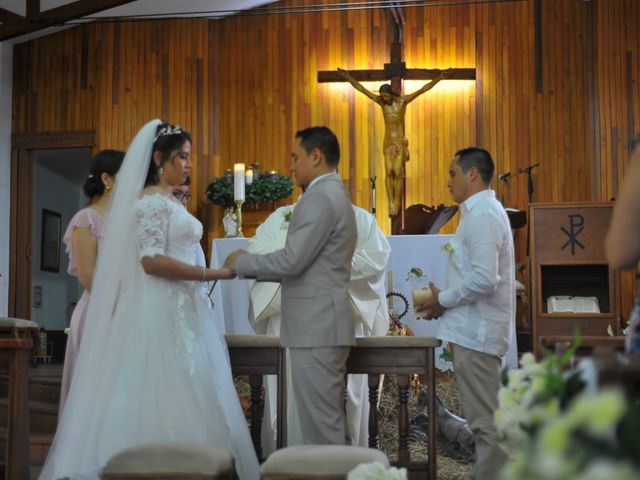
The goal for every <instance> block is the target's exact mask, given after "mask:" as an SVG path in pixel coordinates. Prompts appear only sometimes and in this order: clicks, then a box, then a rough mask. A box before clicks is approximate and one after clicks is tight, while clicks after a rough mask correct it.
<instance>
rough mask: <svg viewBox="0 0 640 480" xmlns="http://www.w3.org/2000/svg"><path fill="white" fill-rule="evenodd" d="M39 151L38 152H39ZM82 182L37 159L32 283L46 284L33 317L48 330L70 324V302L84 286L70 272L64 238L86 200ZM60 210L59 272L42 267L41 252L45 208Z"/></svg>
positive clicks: (74, 299)
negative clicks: (81, 186)
mask: <svg viewBox="0 0 640 480" xmlns="http://www.w3.org/2000/svg"><path fill="white" fill-rule="evenodd" d="M36 155H37V153H36ZM80 191H81V188H80V186H78V185H76V184H74V183H72V182H70V181H68V180H66V179H64V178H63V177H61V176H59V175H56V174H54V173H52V172H51V171H49V170H47V169H45V168H43V167H42V166H40V165H38V164H37V163H36V164H35V165H34V169H33V194H34V198H33V211H32V218H33V220H32V232H33V237H32V245H33V250H32V252H33V253H32V257H31V258H32V260H31V262H32V263H31V285H32V286H36V285H38V286H40V287H42V306H41V307H40V308H33V304H32V308H31V320H33V321H34V322H37V323H38V324H39V325H40V326H42V327H44V328H45V329H46V330H63V329H64V328H65V327H67V326H68V319H69V318H68V316H69V314H70V313H71V308H69V305H70V303H71V302H76V301H77V300H78V298H79V296H80V295H79V294H80V293H81V290H79V288H78V280H77V279H76V277H72V276H71V275H69V274H67V266H68V264H69V259H68V256H67V254H66V250H65V245H64V242H63V240H62V238H63V237H64V233H65V231H66V229H67V225H69V221H70V220H71V217H73V215H74V214H75V213H76V212H77V211H78V210H80V209H81V208H82V207H83V206H84V204H82V203H81V198H82V199H83V201H84V202H85V203H86V198H84V197H81V195H80V194H79V192H80ZM43 208H46V209H48V210H53V211H55V212H57V213H60V214H61V216H62V218H61V231H60V271H59V272H58V273H52V272H45V271H42V270H40V255H41V243H42V209H43Z"/></svg>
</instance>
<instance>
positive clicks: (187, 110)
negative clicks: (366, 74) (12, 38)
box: [12, 0, 640, 310]
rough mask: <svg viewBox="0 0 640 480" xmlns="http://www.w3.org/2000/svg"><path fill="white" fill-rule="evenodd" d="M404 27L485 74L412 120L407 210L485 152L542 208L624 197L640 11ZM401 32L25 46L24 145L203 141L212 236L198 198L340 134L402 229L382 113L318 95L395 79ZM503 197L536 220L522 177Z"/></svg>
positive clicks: (347, 18) (232, 25)
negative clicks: (476, 151) (392, 54)
mask: <svg viewBox="0 0 640 480" xmlns="http://www.w3.org/2000/svg"><path fill="white" fill-rule="evenodd" d="M314 2H315V0H305V1H304V2H303V4H305V5H309V4H311V3H314ZM294 3H295V5H298V4H299V3H300V2H292V1H285V2H280V4H281V5H284V6H293V5H294ZM316 3H317V2H316ZM323 3H330V2H328V0H323ZM404 14H405V18H406V24H405V57H406V58H405V59H406V62H407V64H408V65H409V66H417V67H430V66H435V67H438V68H446V67H448V66H460V67H462V66H469V67H475V68H476V72H477V81H476V82H475V84H474V85H471V86H466V87H462V86H460V87H458V86H457V85H447V83H454V82H445V83H444V84H443V85H440V86H438V87H436V89H434V90H432V91H431V92H429V93H427V94H425V95H424V96H422V97H420V98H418V99H417V100H416V101H415V102H413V103H412V104H411V105H409V106H408V109H407V116H406V120H407V125H406V131H407V135H408V140H409V146H410V151H411V155H412V158H411V161H410V162H409V163H408V164H407V175H408V178H407V203H408V204H411V203H418V202H420V203H448V204H449V203H451V198H450V196H449V192H448V190H447V189H446V181H447V175H448V164H449V161H450V158H451V157H452V155H453V153H454V152H455V150H457V149H458V148H461V147H463V146H467V145H471V144H481V145H483V146H484V147H486V148H487V149H488V150H489V151H491V153H492V154H493V155H494V157H495V159H496V163H497V170H498V172H499V173H500V172H504V171H511V172H512V173H515V172H516V171H517V170H518V169H519V168H523V167H526V166H528V165H530V164H533V163H536V162H540V163H541V165H540V168H539V169H536V170H534V182H535V190H536V192H535V195H534V201H537V202H549V201H581V200H607V199H609V198H610V197H612V196H615V195H616V194H617V186H618V184H619V182H620V180H621V179H622V178H623V175H624V172H625V170H626V165H627V163H628V154H629V152H628V139H629V137H630V136H631V135H632V134H633V133H639V132H640V78H639V75H640V69H639V68H638V65H639V61H640V46H639V44H640V42H638V33H637V32H638V31H639V29H638V26H639V25H640V5H639V4H638V2H635V1H634V0H607V1H606V2H605V1H594V2H586V3H585V2H553V1H549V0H528V1H522V2H509V3H501V4H496V3H479V4H465V5H455V6H454V5H449V6H438V7H433V6H429V7H424V8H417V7H412V8H407V9H404ZM389 27H390V25H389V23H388V14H387V12H386V11H384V10H361V11H352V12H320V13H306V14H289V15H266V16H255V17H251V16H234V17H228V18H225V19H223V20H215V21H213V20H204V19H191V20H154V21H145V22H126V23H125V22H122V23H106V22H105V23H94V24H91V25H82V26H78V27H75V28H72V29H68V30H65V31H63V32H58V33H56V34H53V35H50V36H48V37H44V38H40V39H35V40H32V41H29V42H27V43H24V44H19V45H16V46H15V47H14V98H13V103H12V105H13V133H25V132H44V131H51V130H74V129H86V128H95V129H96V130H97V132H98V135H99V147H100V148H106V147H112V148H126V147H127V145H128V143H129V142H130V140H131V138H132V137H133V135H134V134H135V132H136V131H137V130H138V129H139V128H140V126H141V125H142V124H143V123H144V122H146V121H148V120H149V119H150V118H154V117H163V118H165V119H168V120H170V121H173V122H176V123H180V124H183V126H185V127H186V128H188V129H189V130H190V131H191V132H192V133H193V134H194V149H193V150H194V159H193V160H194V172H193V180H194V186H197V190H198V192H196V197H197V198H195V199H194V200H193V204H194V205H193V206H194V208H197V211H198V212H203V211H204V212H210V214H211V215H210V216H211V218H210V219H209V220H210V222H211V223H210V224H209V225H207V229H208V230H209V231H210V232H211V235H212V236H213V235H219V234H221V228H220V226H219V223H220V219H219V218H218V217H219V215H220V214H221V211H220V210H219V209H217V208H211V207H210V206H209V205H208V204H207V203H206V200H205V197H204V194H203V193H202V192H203V191H204V189H205V188H206V186H207V184H208V181H209V180H210V179H211V178H212V177H214V176H217V175H220V174H222V172H223V171H224V168H228V167H230V166H231V164H232V163H233V162H234V161H238V160H240V161H245V163H251V162H252V161H259V162H260V163H261V165H262V167H263V168H267V169H277V170H279V171H281V172H283V173H285V172H287V171H288V164H289V151H290V145H291V142H292V140H293V139H292V137H293V134H294V132H295V131H296V130H297V129H298V128H302V127H305V126H309V125H313V124H326V125H328V126H330V127H331V128H332V129H334V130H335V131H336V133H337V134H338V135H339V137H340V139H341V142H342V147H343V152H344V154H343V164H342V165H341V167H340V172H341V174H342V175H343V176H344V177H345V179H347V180H348V181H350V182H351V183H350V185H351V189H352V190H353V198H354V201H355V202H356V203H358V204H359V205H360V206H362V207H364V208H367V209H369V208H370V207H371V205H370V202H371V199H370V187H369V182H368V178H369V176H370V175H371V174H372V173H375V175H376V176H377V179H378V180H377V198H376V209H377V218H378V221H379V223H380V224H381V226H382V227H383V228H384V229H385V230H386V231H389V221H388V216H387V215H388V208H387V205H386V203H387V202H386V198H387V197H386V192H385V186H384V165H383V156H382V145H381V142H382V137H383V135H384V123H383V119H382V114H381V112H380V108H379V107H378V106H377V105H375V104H373V102H371V101H370V100H368V99H367V98H365V97H364V96H363V95H361V94H359V93H357V92H354V91H353V89H352V88H351V87H350V86H348V85H338V84H322V85H319V84H317V83H316V80H315V78H316V73H317V71H318V70H328V69H334V68H336V67H338V66H340V67H344V68H366V67H368V68H381V67H382V65H383V64H384V63H385V62H387V61H388V56H389V38H390V35H391V31H390V28H389ZM367 87H368V88H372V89H377V88H378V87H379V84H378V85H376V84H371V85H369V84H368V85H367ZM419 87H420V82H416V83H415V84H414V82H407V85H405V88H406V90H407V91H412V90H413V89H415V88H419ZM440 87H442V88H440ZM445 87H446V88H445ZM598 179H602V180H598ZM496 188H497V190H498V194H499V197H500V198H503V199H504V200H505V203H508V204H509V205H510V206H513V207H516V208H520V209H525V208H526V206H527V203H528V202H527V189H526V176H525V175H520V176H518V177H515V178H513V179H512V180H511V182H510V183H509V184H508V185H502V184H501V185H496ZM297 192H298V190H297V189H296V193H297ZM454 228H455V222H452V223H450V224H448V225H447V227H446V231H453V229H454ZM523 237H524V235H518V238H517V250H518V252H519V254H518V255H519V260H522V259H523V258H524V252H525V248H524V239H523ZM624 291H625V290H624V289H623V292H624ZM628 293H629V292H627V296H628ZM623 294H624V293H623ZM623 310H624V308H623Z"/></svg>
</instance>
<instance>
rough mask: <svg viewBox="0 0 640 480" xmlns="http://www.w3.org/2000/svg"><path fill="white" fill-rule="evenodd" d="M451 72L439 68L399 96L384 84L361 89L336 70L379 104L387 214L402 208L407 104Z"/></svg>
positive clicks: (351, 80)
mask: <svg viewBox="0 0 640 480" xmlns="http://www.w3.org/2000/svg"><path fill="white" fill-rule="evenodd" d="M451 72H452V69H448V70H443V71H440V74H439V75H438V76H437V77H436V78H434V79H433V80H432V81H431V82H429V83H426V84H425V85H424V86H423V87H422V88H420V89H419V90H416V91H415V92H413V93H410V94H409V95H399V94H398V93H396V92H394V91H393V89H392V88H391V85H389V84H387V83H385V84H384V85H382V86H381V87H380V90H379V95H376V94H375V93H373V92H371V91H369V90H367V89H366V88H364V87H363V86H362V84H360V83H359V82H358V81H357V80H355V79H354V78H353V77H352V76H351V75H350V74H349V72H347V71H346V70H343V69H341V68H339V69H338V75H339V76H340V78H342V79H343V80H346V81H347V82H349V83H350V84H351V85H353V87H354V88H355V89H356V90H358V91H359V92H361V93H363V94H364V95H366V96H367V97H369V98H370V99H371V100H373V101H374V102H376V103H377V104H378V105H380V106H381V107H382V115H383V116H384V126H385V131H384V143H383V151H384V168H385V171H386V179H385V184H386V186H387V196H388V198H389V215H390V216H395V215H397V214H398V209H400V208H401V207H402V169H403V168H404V163H405V162H407V161H409V142H408V141H407V139H406V137H405V134H404V113H405V111H406V109H407V104H408V103H409V102H412V101H413V100H415V99H416V98H417V97H419V96H420V95H422V94H423V93H425V92H428V91H429V90H431V89H432V88H433V87H435V86H436V84H437V83H438V82H439V81H440V80H444V79H445V78H447V77H448V76H450V75H451Z"/></svg>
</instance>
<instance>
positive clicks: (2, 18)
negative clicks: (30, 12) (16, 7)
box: [0, 8, 24, 23]
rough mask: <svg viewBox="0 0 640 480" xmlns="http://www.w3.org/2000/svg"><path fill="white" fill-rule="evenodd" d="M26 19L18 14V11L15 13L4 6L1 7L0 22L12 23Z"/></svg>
mask: <svg viewBox="0 0 640 480" xmlns="http://www.w3.org/2000/svg"><path fill="white" fill-rule="evenodd" d="M22 20H24V17H23V16H21V15H18V14H17V13H13V12H12V11H10V10H5V9H4V8H0V22H2V23H12V22H19V21H22Z"/></svg>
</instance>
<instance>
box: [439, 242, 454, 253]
mask: <svg viewBox="0 0 640 480" xmlns="http://www.w3.org/2000/svg"><path fill="white" fill-rule="evenodd" d="M441 248H442V251H443V252H447V253H448V254H449V255H451V254H452V253H453V245H451V242H447V243H445V244H444V245H442V247H441Z"/></svg>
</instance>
